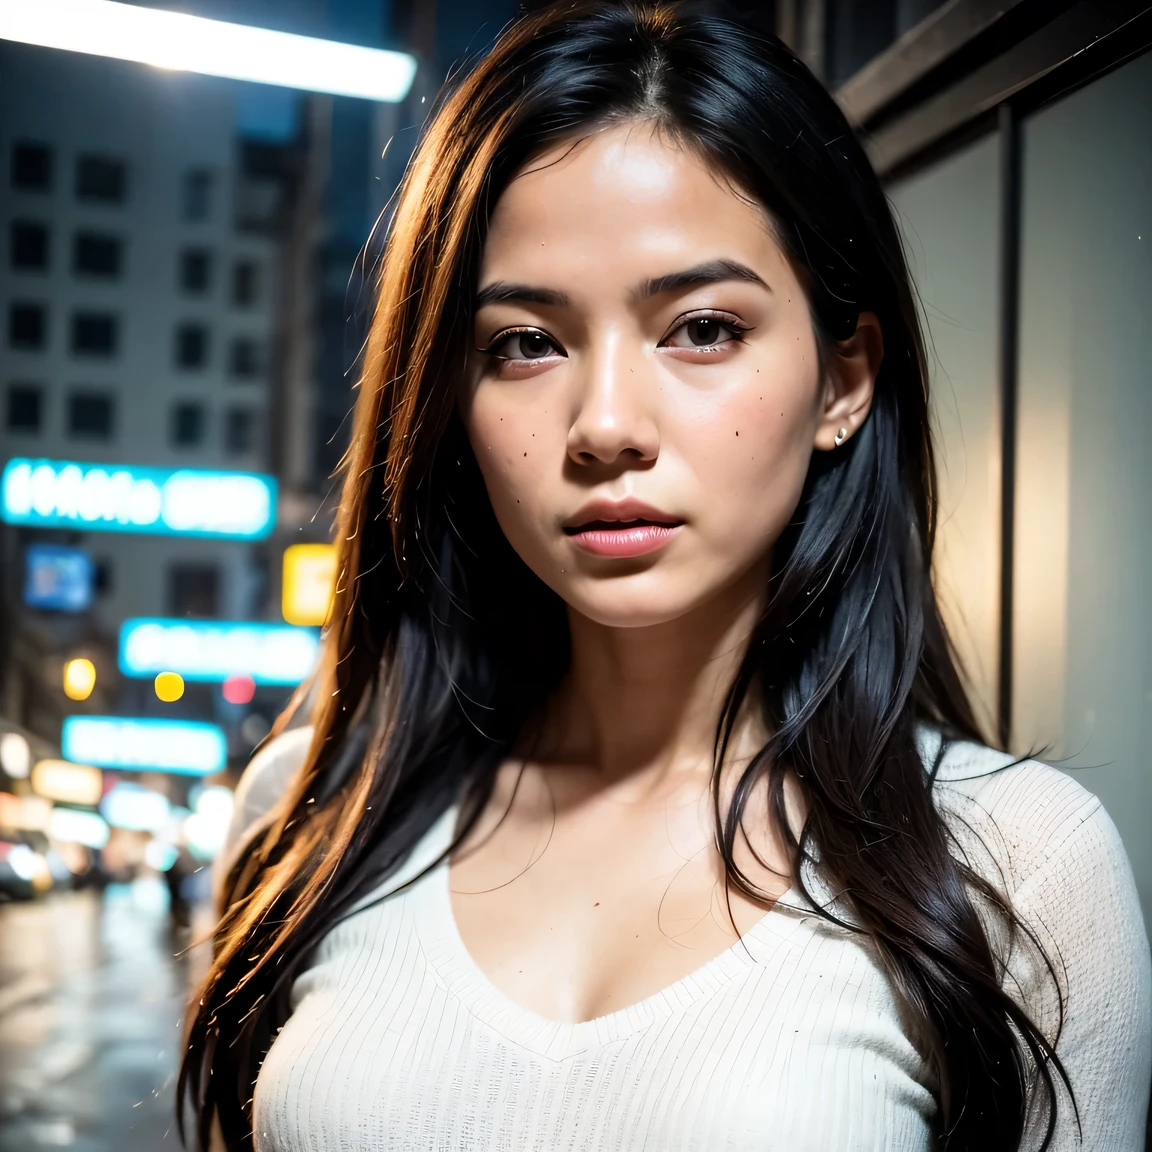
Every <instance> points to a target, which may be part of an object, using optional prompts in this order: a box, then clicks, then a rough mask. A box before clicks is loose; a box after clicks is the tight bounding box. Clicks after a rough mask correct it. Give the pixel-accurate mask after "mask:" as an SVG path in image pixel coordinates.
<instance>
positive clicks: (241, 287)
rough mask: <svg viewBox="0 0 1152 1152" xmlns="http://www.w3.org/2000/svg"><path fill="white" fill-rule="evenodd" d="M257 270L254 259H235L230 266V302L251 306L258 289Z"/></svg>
mask: <svg viewBox="0 0 1152 1152" xmlns="http://www.w3.org/2000/svg"><path fill="white" fill-rule="evenodd" d="M258 277H259V270H258V269H257V267H256V262H255V261H254V260H237V261H236V263H235V264H234V265H233V267H232V303H233V304H235V305H237V306H238V307H240V308H251V307H252V305H253V304H255V303H256V295H257V292H258V290H259V284H258V282H257V281H258Z"/></svg>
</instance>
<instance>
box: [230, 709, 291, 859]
mask: <svg viewBox="0 0 1152 1152" xmlns="http://www.w3.org/2000/svg"><path fill="white" fill-rule="evenodd" d="M311 742H312V726H311V725H307V726H305V727H302V728H290V729H289V730H288V731H286V732H281V733H280V735H279V736H277V737H276V738H275V739H274V740H270V741H269V742H268V743H267V744H265V745H264V747H263V748H261V749H260V751H259V752H257V753H256V755H255V756H253V757H252V760H251V761H250V762H249V764H248V767H247V768H245V769H244V773H243V775H242V776H241V777H240V783H239V784H237V785H236V795H235V799H234V801H233V807H232V820H231V822H230V823H229V825H228V834H227V836H226V837H225V840H224V850H223V851H222V852H221V859H222V860H226V859H230V858H231V857H232V856H233V854H234V853H235V852H237V851H238V850H239V848H240V846H241V845H242V844H243V843H244V842H245V840H247V837H248V833H249V832H250V831H251V830H252V829H254V828H255V827H256V825H257V824H259V823H260V821H261V820H263V819H264V817H265V816H267V815H268V813H269V812H271V811H272V809H273V808H274V807H275V806H276V802H277V801H278V800H279V799H280V797H281V796H283V795H284V790H285V789H286V788H287V787H288V782H289V781H290V780H291V779H292V777H293V776H294V775H295V774H296V772H297V770H298V769H299V768H300V766H301V765H302V764H303V763H304V758H305V757H306V756H307V755H308V746H309V744H311Z"/></svg>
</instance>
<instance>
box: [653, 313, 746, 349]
mask: <svg viewBox="0 0 1152 1152" xmlns="http://www.w3.org/2000/svg"><path fill="white" fill-rule="evenodd" d="M747 331H749V326H748V325H747V324H743V323H741V322H740V321H739V320H737V319H736V317H735V316H730V315H728V314H720V315H713V314H708V315H704V316H689V317H688V318H687V319H684V320H681V321H680V322H679V323H678V324H677V325H676V327H675V328H673V329H672V331H671V332H670V333H669V334H668V335H667V336H666V337H665V338H664V340H663V341H661V343H663V344H664V345H665V346H666V347H669V348H684V349H688V350H690V351H692V350H696V351H702V352H710V351H720V350H722V349H724V348H725V347H727V346H728V345H730V344H733V343H740V342H742V341H743V339H744V333H745V332H747Z"/></svg>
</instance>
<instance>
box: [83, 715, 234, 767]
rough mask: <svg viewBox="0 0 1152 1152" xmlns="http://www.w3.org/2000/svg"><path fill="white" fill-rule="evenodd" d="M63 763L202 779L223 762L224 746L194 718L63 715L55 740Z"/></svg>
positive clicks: (211, 727)
mask: <svg viewBox="0 0 1152 1152" xmlns="http://www.w3.org/2000/svg"><path fill="white" fill-rule="evenodd" d="M60 746H61V749H62V750H63V752H64V756H65V758H66V759H68V760H72V761H75V762H76V763H78V764H92V765H95V766H96V767H97V768H120V769H126V770H128V771H137V772H173V773H176V774H178V775H181V776H207V775H210V774H211V773H213V772H220V771H222V770H223V768H224V766H225V765H226V764H227V763H228V742H227V740H225V738H224V731H223V729H221V728H218V727H217V726H216V725H215V724H206V723H204V722H202V721H199V720H150V719H139V720H137V719H128V718H126V717H123V716H68V717H67V718H66V719H65V720H64V730H63V732H62V733H61V736H60Z"/></svg>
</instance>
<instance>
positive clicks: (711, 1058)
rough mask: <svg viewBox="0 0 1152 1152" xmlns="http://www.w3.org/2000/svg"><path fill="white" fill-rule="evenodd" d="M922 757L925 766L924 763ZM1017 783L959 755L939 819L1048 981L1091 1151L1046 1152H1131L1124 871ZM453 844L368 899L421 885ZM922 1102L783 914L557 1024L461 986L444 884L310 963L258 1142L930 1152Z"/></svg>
mask: <svg viewBox="0 0 1152 1152" xmlns="http://www.w3.org/2000/svg"><path fill="white" fill-rule="evenodd" d="M308 735H309V732H308V730H307V729H300V730H297V731H296V732H291V733H288V734H286V735H285V736H283V737H281V738H280V740H278V741H276V742H275V743H273V744H272V745H271V746H269V748H268V749H266V750H265V751H264V752H263V753H262V754H261V755H260V756H259V757H257V759H256V760H254V761H253V764H252V766H251V767H250V768H249V770H248V772H247V773H246V775H245V779H244V781H242V783H241V787H240V790H239V792H238V797H237V798H238V808H237V817H236V820H235V825H234V832H233V842H235V841H236V840H238V838H239V835H240V833H241V832H242V830H243V828H244V827H245V826H246V825H247V824H248V823H249V822H250V821H252V820H253V819H256V818H258V817H259V816H260V815H261V813H262V812H264V811H265V810H266V809H267V808H268V807H269V806H270V804H271V803H272V802H273V801H274V799H275V797H276V795H278V793H279V792H280V790H281V789H282V787H283V785H284V782H285V781H286V779H287V777H288V776H289V775H290V774H291V772H292V771H294V770H295V768H296V766H297V765H298V763H299V762H300V759H301V757H302V755H303V753H304V749H305V747H306V742H307V739H308ZM922 736H923V738H922V743H923V745H924V747H923V749H922V750H923V751H924V753H925V755H926V756H929V755H931V754H932V752H933V751H934V748H935V747H938V740H939V738H938V737H933V736H932V735H931V734H929V733H924V734H922ZM933 741H935V744H933ZM1006 762H1007V757H1005V756H1003V755H1002V754H1000V753H996V752H992V751H990V750H988V749H986V748H982V747H979V746H977V745H972V744H961V745H956V746H953V747H952V748H951V749H950V750H949V752H948V754H947V755H946V757H945V761H944V764H943V766H942V768H941V771H940V774H939V777H938V784H937V788H936V794H937V797H938V801H937V802H938V805H939V806H940V807H941V809H942V810H943V811H944V812H945V813H947V814H948V815H949V817H950V818H951V822H952V823H953V826H954V827H955V829H956V830H957V834H958V835H959V836H960V837H961V839H962V842H963V844H964V846H965V849H966V850H967V851H968V852H969V854H970V856H971V859H972V862H973V864H974V865H975V866H976V867H978V868H980V870H981V871H982V872H984V873H985V874H987V875H989V876H990V877H994V878H995V880H996V882H997V884H998V885H999V886H1001V887H1002V888H1006V889H1007V891H1008V893H1009V894H1010V895H1011V898H1012V899H1013V901H1014V904H1015V907H1016V909H1017V911H1018V913H1019V914H1020V915H1022V916H1023V917H1024V918H1025V920H1026V921H1027V922H1028V923H1029V924H1030V925H1032V926H1033V928H1034V929H1035V930H1036V931H1037V933H1038V934H1039V936H1040V939H1041V940H1042V942H1043V943H1044V946H1045V949H1046V950H1047V952H1048V954H1049V955H1050V956H1052V957H1053V958H1054V959H1055V958H1057V957H1058V958H1059V959H1058V960H1057V966H1058V967H1059V966H1060V964H1061V962H1062V965H1063V972H1062V974H1061V985H1062V990H1063V994H1064V996H1065V998H1066V1016H1065V1022H1064V1028H1063V1031H1062V1033H1061V1036H1060V1041H1059V1045H1058V1051H1059V1053H1060V1056H1061V1058H1062V1060H1063V1061H1064V1064H1065V1067H1066V1068H1067V1070H1068V1072H1069V1075H1070V1077H1071V1079H1072V1084H1073V1088H1074V1090H1075V1092H1076V1099H1077V1105H1078V1107H1079V1111H1080V1118H1081V1123H1082V1125H1083V1134H1084V1138H1083V1143H1082V1144H1081V1143H1079V1141H1078V1139H1077V1136H1076V1127H1075V1123H1074V1122H1073V1121H1072V1120H1071V1118H1070V1115H1069V1112H1070V1110H1069V1109H1067V1108H1066V1107H1065V1108H1063V1109H1062V1112H1061V1115H1062V1119H1061V1123H1060V1125H1059V1128H1058V1133H1057V1138H1056V1142H1055V1144H1054V1145H1053V1148H1054V1152H1065V1150H1067V1149H1072V1148H1079V1147H1082V1148H1084V1149H1089V1150H1097V1149H1098V1150H1101V1152H1137V1150H1138V1149H1142V1148H1143V1146H1144V1124H1145V1119H1144V1118H1145V1114H1146V1110H1147V1104H1148V1088H1149V1077H1150V1074H1152V1024H1150V998H1152V992H1150V980H1152V977H1150V967H1149V954H1148V943H1147V938H1146V936H1145V933H1144V927H1143V924H1142V921H1141V915H1140V908H1139V904H1138V901H1137V897H1136V891H1135V886H1134V884H1133V880H1132V876H1131V871H1130V869H1129V866H1128V862H1127V858H1126V857H1125V854H1124V850H1123V847H1122V845H1121V844H1120V840H1119V837H1118V836H1117V833H1116V830H1115V827H1114V826H1113V824H1112V822H1111V820H1109V818H1108V816H1107V815H1106V814H1105V812H1104V810H1103V808H1102V807H1101V806H1100V803H1099V801H1098V800H1096V798H1095V797H1093V796H1091V795H1089V794H1088V793H1087V792H1086V791H1085V790H1084V789H1083V788H1081V787H1080V785H1078V784H1077V783H1075V781H1073V780H1072V779H1071V778H1070V777H1068V776H1066V775H1064V774H1062V773H1060V772H1057V771H1056V770H1054V769H1052V768H1049V767H1047V766H1045V765H1042V764H1038V763H1035V762H1027V763H1025V764H1021V765H1018V766H1015V767H1011V768H1007V769H1005V770H1003V771H1000V772H997V771H995V769H998V768H1001V767H1002V766H1003V765H1004V764H1005V763H1006ZM453 820H454V813H452V812H449V813H448V814H446V815H445V817H444V818H443V819H441V820H440V821H439V822H438V823H437V824H436V826H435V827H434V828H433V829H432V830H431V831H430V832H429V833H428V834H427V836H426V837H425V839H424V840H423V841H422V842H421V844H420V845H419V847H418V848H417V849H416V851H415V852H414V853H413V855H412V857H411V858H410V859H409V861H408V862H407V863H406V865H405V866H404V868H403V870H402V872H401V873H399V874H397V875H396V876H395V877H393V878H392V879H391V880H390V881H389V882H388V884H387V885H386V886H385V887H384V888H383V889H382V890H381V892H380V893H379V894H377V895H384V894H385V893H388V892H392V891H394V890H395V889H396V887H397V886H398V885H400V884H402V883H404V881H405V880H406V879H408V878H410V877H412V876H415V875H417V874H418V873H419V872H420V871H421V870H422V869H423V868H424V867H426V865H427V864H429V863H430V862H431V861H433V860H435V859H436V857H437V856H438V855H440V853H441V852H442V851H443V849H444V848H445V847H446V846H447V844H448V843H449V841H450V839H451V835H452V830H453ZM969 829H970V830H969ZM1001 874H1002V877H1003V878H1002V880H1001ZM811 879H812V880H814V879H815V878H811ZM817 890H818V891H822V889H820V888H819V886H817ZM824 895H825V896H828V895H829V894H827V893H824ZM1009 972H1010V977H1009V981H1008V984H1009V987H1016V986H1018V987H1019V995H1020V997H1021V998H1022V1000H1023V1001H1024V1003H1025V1004H1026V1005H1027V1007H1028V1010H1029V1011H1030V1013H1031V1014H1032V1017H1033V1019H1035V1020H1037V1021H1038V1022H1040V1023H1041V1024H1042V1025H1043V1026H1045V1027H1046V1028H1047V1029H1051V1028H1052V1027H1053V1024H1054V1021H1055V1018H1056V1011H1057V1008H1056V1004H1055V1001H1054V998H1053V996H1052V995H1051V994H1049V993H1047V992H1046V991H1045V983H1044V981H1043V980H1041V979H1040V975H1039V973H1038V972H1036V971H1035V970H1034V967H1033V966H1032V965H1031V964H1029V962H1028V960H1027V957H1026V956H1025V954H1024V953H1023V952H1019V951H1018V952H1016V953H1015V954H1014V955H1013V956H1012V957H1011V959H1010V961H1009ZM933 1089H934V1085H933V1082H932V1078H931V1076H930V1074H929V1071H928V1069H927V1067H926V1066H925V1064H924V1062H923V1060H922V1059H921V1057H920V1055H919V1053H918V1052H917V1050H916V1048H915V1047H914V1045H913V1043H912V1042H911V1040H910V1039H909V1037H908V1035H907V1034H906V1031H905V1029H904V1027H903V1026H902V1023H901V1019H900V1016H899V1013H898V1010H897V1005H896V1001H895V998H894V997H893V994H892V991H891V989H890V987H889V986H888V983H887V980H886V979H885V977H884V975H883V973H882V972H881V970H880V968H879V966H878V964H877V962H876V960H875V957H874V956H873V955H872V954H871V951H870V949H869V948H868V946H867V944H866V942H864V941H863V940H861V939H860V938H859V937H857V936H854V935H852V934H851V933H849V932H847V931H845V930H841V929H837V928H835V927H833V926H831V925H829V924H828V923H827V922H826V921H824V920H823V919H821V918H819V917H817V916H814V915H812V914H811V913H810V912H809V913H806V912H804V911H803V910H799V909H795V910H794V909H791V908H788V907H785V906H783V904H781V905H777V906H776V908H774V909H773V910H772V911H771V912H769V913H768V914H767V915H766V916H765V917H764V918H763V919H762V920H761V921H760V922H759V923H758V924H757V925H756V926H755V927H753V928H752V930H751V931H750V932H748V933H747V934H746V935H745V936H744V938H743V940H742V941H740V943H739V944H737V945H736V946H734V947H733V948H730V949H729V950H728V951H726V952H724V953H722V954H721V955H720V956H717V957H716V958H715V959H713V960H711V961H710V962H708V963H707V964H705V965H704V966H703V967H702V968H700V969H698V970H697V971H696V972H694V973H692V974H691V975H690V976H688V977H686V978H684V979H682V980H679V981H677V982H676V983H675V984H673V985H672V986H671V987H669V988H666V989H664V990H663V991H662V992H659V993H657V994H656V995H654V996H651V997H649V998H648V999H646V1000H644V1001H642V1002H641V1003H639V1004H635V1005H633V1006H631V1007H629V1008H625V1009H623V1010H622V1011H618V1012H613V1013H611V1014H610V1015H607V1016H604V1017H601V1018H598V1019H595V1020H590V1021H588V1022H586V1023H580V1024H562V1023H557V1022H555V1021H551V1020H547V1019H544V1018H543V1017H541V1016H538V1015H536V1014H535V1013H533V1012H530V1011H527V1010H525V1009H523V1008H520V1007H519V1006H517V1005H516V1004H514V1003H513V1002H512V1001H511V1000H510V999H509V998H508V997H507V996H505V995H504V994H503V993H502V992H500V991H499V990H498V989H497V988H496V987H495V986H493V985H492V983H491V982H490V981H489V980H487V979H486V978H485V976H484V975H483V973H482V972H481V971H480V970H479V968H478V967H477V966H476V964H475V963H474V962H473V961H472V959H471V957H470V956H469V955H468V953H467V950H466V949H465V947H464V945H463V942H462V941H461V939H460V936H459V933H458V932H457V930H456V925H455V922H454V920H453V916H452V909H451V902H450V899H449V889H448V867H447V865H446V864H441V865H439V866H438V867H436V868H435V869H434V870H432V871H431V872H429V873H428V874H427V875H425V876H424V877H422V878H421V879H419V880H418V881H417V882H416V883H415V884H413V885H412V886H411V887H410V888H408V889H407V890H405V891H404V892H402V893H400V894H398V895H393V896H388V897H387V898H386V899H383V900H379V901H378V902H376V903H373V904H372V905H371V906H369V907H367V908H365V909H364V910H362V911H360V912H358V913H357V914H355V915H354V916H352V917H351V918H350V919H348V920H347V921H345V922H344V923H343V924H341V925H339V926H338V927H337V928H335V929H334V930H333V931H332V932H330V933H329V935H328V936H327V937H326V938H325V939H324V941H323V942H322V944H321V945H320V947H319V948H318V949H317V952H316V954H315V955H314V957H312V959H311V961H310V963H309V965H308V966H307V969H306V970H305V971H304V972H303V973H302V975H301V976H300V977H299V978H298V979H297V980H296V983H295V985H294V987H293V992H292V1015H291V1016H290V1017H289V1019H288V1022H287V1024H286V1026H285V1027H284V1029H283V1031H282V1032H281V1033H280V1035H279V1037H278V1038H277V1040H276V1042H275V1044H274V1045H273V1047H272V1050H271V1052H270V1053H269V1055H268V1057H267V1059H266V1060H265V1062H264V1065H263V1067H262V1069H261V1072H260V1076H259V1080H258V1081H257V1085H256V1094H255V1105H254V1108H255V1134H256V1147H257V1149H258V1152H353V1150H355V1152H368V1150H372V1152H376V1150H378V1149H379V1150H383V1149H405V1150H415V1149H421V1150H423V1149H436V1150H443V1152H449V1150H451V1152H460V1150H465V1149H467V1150H476V1152H480V1150H483V1152H553V1150H557V1152H558V1150H560V1149H566V1150H573V1152H575V1150H592V1149H596V1150H604V1152H609V1150H611V1152H622V1150H640V1149H645V1150H649V1149H650V1150H653V1152H657V1150H658V1152H690V1150H691V1152H714V1150H717V1152H718V1150H720V1149H726V1150H732V1152H752V1150H756V1152H764V1150H767V1149H773V1150H776V1149H778V1150H780V1152H865V1150H868V1152H923V1150H926V1149H928V1148H930V1146H931V1139H930V1133H931V1130H932V1123H933V1117H934V1115H935V1112H936V1099H935V1096H934V1094H933ZM1033 1143H1034V1142H1031V1143H1030V1144H1029V1146H1033Z"/></svg>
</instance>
